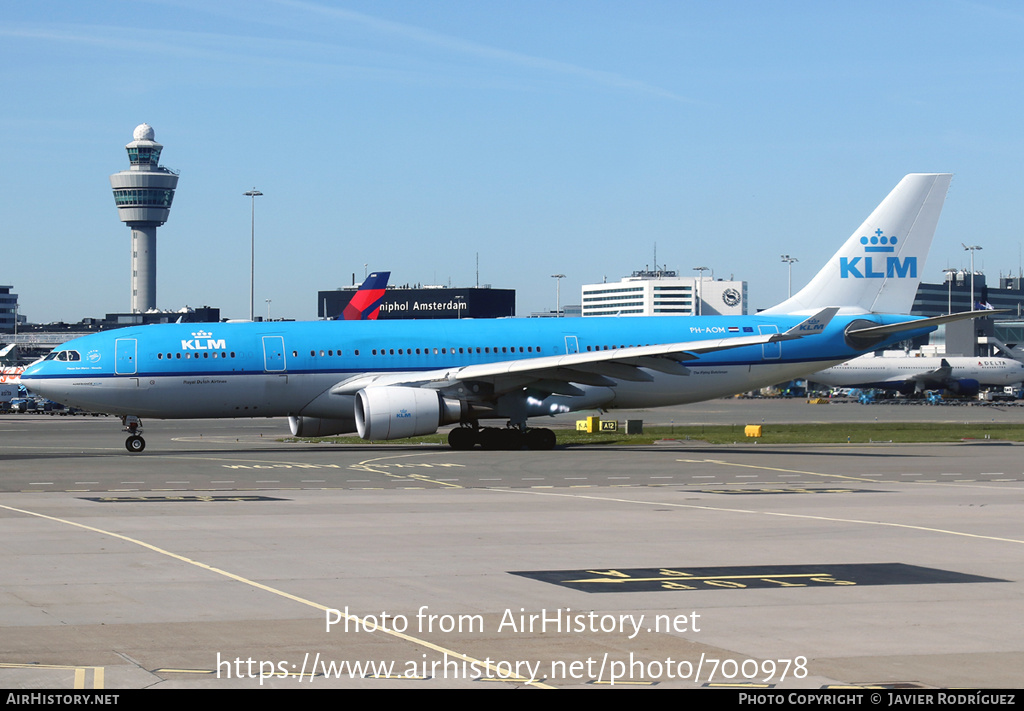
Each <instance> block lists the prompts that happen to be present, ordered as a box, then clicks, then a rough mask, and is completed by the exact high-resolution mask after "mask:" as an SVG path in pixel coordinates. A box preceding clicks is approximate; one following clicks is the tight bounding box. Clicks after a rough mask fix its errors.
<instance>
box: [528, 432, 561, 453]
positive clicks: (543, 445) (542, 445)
mask: <svg viewBox="0 0 1024 711" xmlns="http://www.w3.org/2000/svg"><path fill="white" fill-rule="evenodd" d="M525 439H526V448H527V449H537V450H547V449H554V448H555V433H554V432H552V431H551V430H549V429H547V428H546V427H541V428H538V429H535V430H527V431H526V437H525Z"/></svg>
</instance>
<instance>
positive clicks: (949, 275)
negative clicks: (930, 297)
mask: <svg viewBox="0 0 1024 711" xmlns="http://www.w3.org/2000/svg"><path fill="white" fill-rule="evenodd" d="M942 272H943V273H944V274H945V275H946V284H947V287H946V313H947V314H951V313H953V279H954V278H955V275H956V272H957V270H956V269H952V268H950V269H943V270H942Z"/></svg>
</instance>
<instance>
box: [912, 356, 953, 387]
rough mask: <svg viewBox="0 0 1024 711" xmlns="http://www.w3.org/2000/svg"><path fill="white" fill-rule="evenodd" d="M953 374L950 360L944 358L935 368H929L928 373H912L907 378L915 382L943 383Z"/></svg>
mask: <svg viewBox="0 0 1024 711" xmlns="http://www.w3.org/2000/svg"><path fill="white" fill-rule="evenodd" d="M952 375H953V368H952V367H951V366H950V365H949V361H947V360H946V359H945V358H943V359H942V361H941V364H940V365H939V367H938V368H936V369H935V370H929V371H928V372H927V373H918V374H916V375H911V376H910V377H909V378H907V380H910V381H912V382H915V383H942V382H945V381H946V380H948V379H949V378H950V377H951V376H952Z"/></svg>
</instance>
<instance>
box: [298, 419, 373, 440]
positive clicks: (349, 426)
mask: <svg viewBox="0 0 1024 711" xmlns="http://www.w3.org/2000/svg"><path fill="white" fill-rule="evenodd" d="M288 427H289V428H290V429H291V431H292V434H293V435H295V436H296V437H327V436H328V435H336V434H347V433H349V432H355V431H356V422H355V420H331V419H327V418H324V417H298V416H296V415H290V416H289V417H288Z"/></svg>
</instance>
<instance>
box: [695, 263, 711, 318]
mask: <svg viewBox="0 0 1024 711" xmlns="http://www.w3.org/2000/svg"><path fill="white" fill-rule="evenodd" d="M693 271H695V272H699V276H698V277H697V287H698V288H697V315H698V316H700V315H702V314H701V312H702V311H703V309H702V308H701V304H702V303H703V302H704V272H709V271H711V269H710V267H694V268H693Z"/></svg>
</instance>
